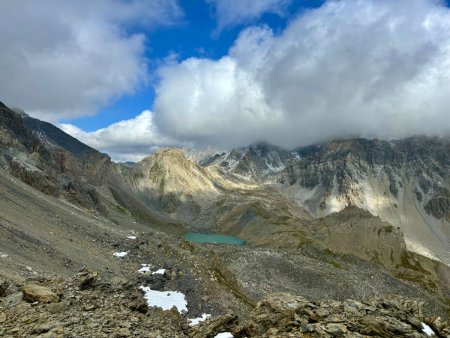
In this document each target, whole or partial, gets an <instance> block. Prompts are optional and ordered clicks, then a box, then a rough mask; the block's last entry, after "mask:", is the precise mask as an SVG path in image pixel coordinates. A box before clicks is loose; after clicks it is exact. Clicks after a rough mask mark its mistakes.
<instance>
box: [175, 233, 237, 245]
mask: <svg viewBox="0 0 450 338" xmlns="http://www.w3.org/2000/svg"><path fill="white" fill-rule="evenodd" d="M184 239H186V240H187V241H190V242H194V243H214V244H234V245H245V244H246V241H244V240H242V239H240V238H238V237H234V236H227V235H220V234H203V233H200V232H188V233H187V234H185V235H184Z"/></svg>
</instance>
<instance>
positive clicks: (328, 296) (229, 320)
mask: <svg viewBox="0 0 450 338" xmlns="http://www.w3.org/2000/svg"><path fill="white" fill-rule="evenodd" d="M186 233H206V234H221V235H228V236H233V237H237V238H239V239H241V240H244V241H245V245H232V244H215V243H195V242H193V241H188V240H185V237H184V236H185V234H186ZM157 294H158V295H159V294H162V296H160V297H162V298H163V302H162V303H155V299H156V298H157V296H156V295H157ZM174 295H175V296H177V295H180V296H181V298H182V299H181V303H180V302H178V303H176V304H169V305H168V306H167V307H166V308H165V307H164V305H162V304H165V303H167V301H168V300H169V299H171V296H174ZM144 296H145V297H144ZM169 303H170V302H169ZM172 305H176V307H172ZM449 315H450V139H448V138H430V137H425V136H416V137H411V138H407V139H400V140H394V141H382V140H377V139H373V140H368V139H339V140H332V141H329V142H324V143H321V144H314V145H311V146H307V147H299V148H296V149H293V150H286V149H282V148H279V147H277V146H273V145H271V144H268V143H265V142H260V143H255V144H252V145H249V146H246V147H242V148H239V149H233V150H231V151H229V152H218V153H215V152H210V151H202V152H196V151H193V150H187V149H174V148H165V149H161V150H159V151H157V152H155V153H153V154H150V155H149V156H148V157H146V158H144V159H143V160H142V161H140V162H137V163H114V162H112V161H111V159H110V158H109V156H108V155H106V154H103V153H100V152H98V151H97V150H95V149H93V148H91V147H89V146H87V145H85V144H83V143H81V142H80V141H78V140H76V139H75V138H73V137H71V136H69V135H68V134H66V133H64V132H63V131H61V130H60V129H58V128H57V127H55V126H53V125H51V124H49V123H47V122H42V121H40V120H37V119H34V118H32V117H30V116H28V115H27V114H25V113H23V112H18V111H15V110H13V109H10V108H8V107H7V106H5V105H3V104H1V103H0V336H2V337H35V336H36V337H42V338H43V337H215V336H216V335H218V334H220V333H225V332H229V334H230V335H232V336H234V337H369V336H376V337H426V336H430V335H431V334H434V335H436V336H437V337H450V329H449V326H448V322H447V321H448V319H449ZM200 318H201V319H200ZM192 319H196V320H194V321H192ZM201 320H203V321H201ZM197 322H198V323H197ZM194 324H195V325H194ZM430 332H432V333H430Z"/></svg>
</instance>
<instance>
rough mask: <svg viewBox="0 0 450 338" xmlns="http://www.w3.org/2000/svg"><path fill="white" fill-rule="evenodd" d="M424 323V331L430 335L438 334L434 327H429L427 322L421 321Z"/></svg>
mask: <svg viewBox="0 0 450 338" xmlns="http://www.w3.org/2000/svg"><path fill="white" fill-rule="evenodd" d="M421 324H422V332H423V333H425V334H426V335H427V336H428V337H433V336H435V335H436V333H434V331H433V329H432V328H431V327H429V326H428V325H427V324H425V323H421Z"/></svg>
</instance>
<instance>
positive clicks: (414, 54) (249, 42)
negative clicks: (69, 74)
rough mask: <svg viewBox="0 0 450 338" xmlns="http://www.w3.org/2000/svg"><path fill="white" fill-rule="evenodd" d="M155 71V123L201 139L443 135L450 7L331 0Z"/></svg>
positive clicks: (230, 143) (448, 124)
mask: <svg viewBox="0 0 450 338" xmlns="http://www.w3.org/2000/svg"><path fill="white" fill-rule="evenodd" d="M230 22H231V21H230ZM160 75H161V81H160V83H159V85H158V87H157V89H156V92H157V96H156V100H155V106H154V111H155V112H156V115H155V121H154V122H155V124H156V125H157V127H158V128H159V130H160V133H162V134H164V135H167V136H168V137H170V138H173V139H178V140H181V141H189V142H193V143H194V144H195V145H197V146H199V147H201V146H205V145H209V146H216V147H234V146H241V145H245V144H248V143H251V142H253V141H255V140H267V141H269V142H273V143H275V144H278V145H282V146H285V147H295V146H299V145H302V144H308V143H313V142H316V141H320V140H325V139H330V138H335V137H348V136H362V137H378V138H397V137H406V136H410V135H414V134H430V135H441V134H446V133H449V132H450V95H449V93H450V10H449V9H448V8H447V7H445V6H444V4H443V3H441V2H439V1H436V0H411V1H406V0H363V1H362V0H342V1H328V2H326V3H325V4H324V5H323V6H322V7H320V8H318V9H314V10H310V11H307V12H304V13H303V14H301V15H300V16H298V17H297V18H295V19H293V20H292V21H291V22H290V23H289V25H288V26H287V28H286V29H285V30H284V31H283V32H282V33H281V34H279V35H275V34H274V33H273V32H272V30H271V29H270V28H268V27H264V26H259V27H250V28H248V29H246V30H244V31H243V32H242V33H241V34H240V36H239V38H238V39H237V41H236V42H235V44H234V46H233V47H232V48H231V49H230V51H229V53H228V55H226V56H224V57H222V58H221V59H219V60H211V59H202V58H190V59H186V60H184V61H182V62H179V63H176V64H173V63H171V64H170V65H167V66H166V67H163V68H162V69H161V71H160Z"/></svg>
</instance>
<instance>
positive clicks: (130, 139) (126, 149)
mask: <svg viewBox="0 0 450 338" xmlns="http://www.w3.org/2000/svg"><path fill="white" fill-rule="evenodd" d="M153 119H154V113H153V112H151V111H149V110H146V111H143V112H142V113H141V114H139V115H138V116H136V117H135V118H133V119H130V120H126V121H121V122H117V123H114V124H112V125H110V126H108V127H107V128H102V129H99V130H96V131H94V132H85V131H83V130H81V129H80V128H78V127H76V126H74V125H71V124H60V125H59V127H60V128H61V129H62V130H63V131H65V132H66V133H68V134H69V135H72V136H73V137H75V138H76V139H78V140H80V141H81V142H83V143H86V144H88V145H90V146H91V147H93V148H95V149H98V150H100V151H103V152H107V153H108V154H109V155H110V156H111V157H112V158H113V160H115V161H119V162H122V161H139V160H141V159H142V158H144V157H146V156H148V155H149V154H151V153H152V152H154V151H155V150H157V149H159V148H161V147H166V146H178V147H181V146H189V144H183V143H181V142H179V141H176V140H173V139H170V138H168V137H166V136H164V135H162V134H160V132H159V130H158V128H157V127H156V126H155V125H154V122H153Z"/></svg>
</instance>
